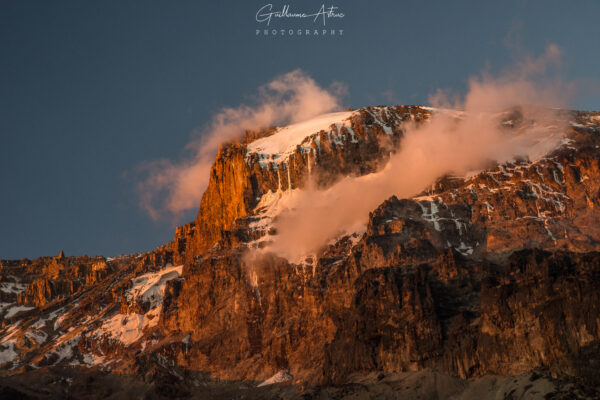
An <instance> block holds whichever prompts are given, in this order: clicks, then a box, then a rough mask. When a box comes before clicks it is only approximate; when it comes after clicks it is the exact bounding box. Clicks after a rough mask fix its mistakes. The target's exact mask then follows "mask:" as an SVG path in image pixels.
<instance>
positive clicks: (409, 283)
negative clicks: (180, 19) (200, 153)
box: [0, 106, 600, 399]
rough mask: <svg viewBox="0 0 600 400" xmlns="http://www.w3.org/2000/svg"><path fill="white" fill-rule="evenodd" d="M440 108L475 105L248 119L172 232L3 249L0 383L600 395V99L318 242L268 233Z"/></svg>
mask: <svg viewBox="0 0 600 400" xmlns="http://www.w3.org/2000/svg"><path fill="white" fill-rule="evenodd" d="M436 113H446V114H449V115H450V117H451V118H454V119H456V120H460V119H461V118H464V115H463V113H461V112H460V111H453V110H441V109H433V108H429V107H421V106H395V107H391V106H390V107H387V106H378V107H366V108H362V109H359V110H353V111H352V110H350V111H346V112H340V113H334V114H327V115H324V116H320V117H317V118H315V119H313V120H310V121H305V122H302V123H298V124H295V125H290V126H286V127H280V128H268V129H263V130H259V131H246V132H244V134H243V135H241V137H240V138H239V139H238V140H235V141H232V142H230V143H224V144H223V145H222V146H221V147H220V148H219V150H218V153H217V155H216V159H215V163H214V165H213V167H212V169H211V172H210V181H209V184H208V187H207V189H206V191H205V193H204V195H203V197H202V201H201V204H200V207H199V211H198V215H197V217H196V219H195V220H194V221H193V222H190V223H189V224H186V225H183V226H181V227H179V228H177V230H176V232H175V236H174V240H173V241H172V242H170V243H167V244H165V245H163V246H161V247H160V248H157V249H155V250H153V251H151V252H147V253H143V254H132V255H124V256H119V257H115V258H104V257H87V256H82V257H72V256H65V255H64V253H62V252H61V254H60V255H59V256H57V257H42V258H38V259H36V260H27V259H23V260H4V261H2V262H1V269H0V301H1V303H0V316H1V318H2V322H1V326H0V327H1V330H0V338H1V339H0V365H1V368H2V377H1V379H0V386H1V387H2V388H1V389H0V393H2V394H4V395H5V396H22V398H27V396H29V397H30V398H42V397H44V398H48V397H55V398H64V397H69V396H70V397H72V398H82V397H84V396H94V395H95V396H96V397H99V398H100V397H102V398H104V397H109V396H112V397H113V398H120V397H129V396H131V395H135V396H142V397H144V398H164V397H171V398H173V397H177V398H188V397H193V396H196V397H197V398H206V397H214V398H344V397H345V396H348V397H349V396H356V398H359V396H363V398H371V397H374V396H376V395H379V396H381V397H387V398H389V397H394V396H398V397H399V398H402V396H404V397H407V398H417V397H419V396H420V398H432V399H433V398H450V397H451V396H454V397H452V398H456V399H459V398H462V399H470V398H486V397H482V396H488V397H489V398H496V397H493V396H506V397H504V398H556V399H558V398H600V380H599V378H598V373H597V371H598V370H599V368H600V306H599V304H600V252H599V250H600V223H599V222H600V157H599V155H600V152H599V148H600V113H597V112H583V111H572V112H571V111H569V112H567V111H561V113H562V115H566V116H567V117H568V121H569V125H568V129H567V133H566V135H565V137H564V138H562V141H561V142H560V144H559V145H558V146H557V147H555V148H552V149H551V150H550V151H549V152H548V153H547V154H544V155H543V156H541V157H539V158H537V159H527V158H517V159H511V160H509V161H506V162H502V163H492V162H491V163H489V165H488V166H487V167H485V168H483V169H479V170H477V171H473V172H471V173H468V174H464V175H462V176H452V175H445V176H442V177H439V179H437V180H436V181H435V182H424V187H425V186H427V189H426V190H425V191H423V192H421V193H417V194H416V195H414V196H408V197H405V198H398V197H397V196H391V197H389V198H387V199H383V201H382V202H381V203H380V204H378V206H376V207H375V208H374V209H372V210H371V212H370V213H369V215H368V216H366V215H365V216H364V221H365V223H364V224H363V225H362V226H358V227H356V229H353V230H347V229H346V230H342V231H340V232H339V233H338V234H337V236H335V237H332V238H330V239H329V240H328V242H327V243H323V245H322V246H320V247H319V248H318V249H316V250H311V251H307V252H304V253H302V252H300V253H298V254H297V257H295V258H289V257H283V256H282V254H280V253H278V252H276V251H275V252H273V251H270V249H272V248H274V247H272V246H275V245H276V243H277V240H278V238H279V237H280V236H281V232H280V227H281V221H285V220H286V218H287V217H286V216H287V215H288V213H289V212H291V211H293V210H295V209H296V208H297V205H298V204H299V203H298V198H299V197H300V196H302V195H303V194H306V193H307V192H308V191H310V190H313V191H314V193H317V194H318V193H322V192H324V191H326V190H328V189H331V188H333V187H334V185H335V184H336V183H338V182H340V181H341V180H343V179H346V178H348V177H354V178H358V177H363V178H364V179H368V177H369V176H373V175H374V174H377V173H380V172H381V171H383V170H384V169H385V168H386V165H388V162H389V160H390V159H391V158H392V157H394V154H395V153H396V152H397V151H398V149H399V148H402V145H403V139H404V135H405V133H406V129H407V127H408V126H409V125H415V126H420V125H423V124H428V123H430V120H431V119H432V115H435V114H436ZM498 118H499V123H501V124H502V125H503V126H504V127H506V129H514V130H515V131H518V130H519V129H520V127H521V128H523V127H528V126H529V125H527V124H528V123H529V121H527V120H526V118H524V116H523V114H522V113H520V111H519V109H514V110H509V111H507V112H506V113H501V114H500V115H499V116H498ZM362 197H363V196H362V195H361V193H356V194H355V195H354V196H353V197H352V198H341V199H339V202H340V203H339V205H340V207H341V206H343V204H345V203H347V202H360V201H362V199H361V198H362ZM292 221H293V220H292ZM322 223H323V224H327V223H329V222H328V221H326V220H323V221H322ZM310 228H311V229H312V230H309V232H308V233H307V234H308V235H310V236H313V235H315V236H316V235H317V234H318V233H319V231H321V230H323V226H320V224H315V226H311V227H310ZM513 377H514V378H513ZM92 393H93V395H92ZM244 396H245V397H244ZM92 398H93V397H92Z"/></svg>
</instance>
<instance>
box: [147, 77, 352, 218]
mask: <svg viewBox="0 0 600 400" xmlns="http://www.w3.org/2000/svg"><path fill="white" fill-rule="evenodd" d="M343 92H344V88H343V86H341V85H340V84H338V83H334V84H333V85H332V86H331V87H330V88H328V89H326V88H322V87H320V86H319V85H318V84H317V83H316V82H315V81H314V80H313V79H312V78H311V77H309V76H308V75H306V74H305V73H304V72H303V71H301V70H299V69H298V70H294V71H291V72H289V73H287V74H284V75H281V76H278V77H276V78H275V79H273V80H272V81H271V82H269V83H267V84H266V85H264V86H261V87H260V88H258V91H257V95H256V97H255V99H254V104H252V105H246V104H242V105H240V106H238V107H235V108H233V107H225V108H223V109H222V110H221V111H220V112H219V113H218V114H217V115H215V116H214V118H213V119H212V121H211V122H210V123H209V124H208V126H207V127H206V128H205V129H203V130H201V131H200V132H198V134H197V135H195V137H194V138H193V140H192V141H191V142H190V143H188V145H187V146H186V150H187V151H188V152H189V154H190V156H189V157H188V158H187V159H185V160H183V161H182V162H179V163H174V162H172V161H170V160H165V159H162V160H157V161H153V162H149V163H146V164H144V165H142V166H141V170H142V171H143V172H145V174H146V178H145V179H144V180H143V181H142V182H141V183H139V184H138V191H139V194H140V198H141V205H142V207H143V208H144V209H145V210H146V211H147V212H148V213H149V214H150V216H151V217H152V218H154V219H156V218H158V217H159V216H161V215H164V214H165V213H171V214H175V215H177V214H179V213H181V212H182V211H185V210H189V209H196V208H197V207H198V206H199V205H200V199H201V198H202V194H203V193H204V190H205V189H206V186H207V184H208V179H209V176H210V168H211V166H212V164H213V162H214V159H215V155H216V153H217V149H218V146H219V144H221V143H223V142H226V141H228V140H231V139H233V138H236V137H239V136H240V135H241V133H242V132H243V130H245V129H248V130H254V129H260V128H265V127H269V126H274V125H286V124H292V123H295V122H299V121H303V120H306V119H309V118H312V117H314V116H317V115H319V114H323V113H327V112H332V111H336V110H339V109H340V108H341V104H340V100H339V99H340V97H341V95H342V94H343Z"/></svg>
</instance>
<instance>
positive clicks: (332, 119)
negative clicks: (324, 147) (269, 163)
mask: <svg viewBox="0 0 600 400" xmlns="http://www.w3.org/2000/svg"><path fill="white" fill-rule="evenodd" d="M353 114H354V112H352V111H345V112H337V113H330V114H323V115H320V116H318V117H316V118H313V119H310V120H308V121H304V122H300V123H297V124H293V125H288V126H285V127H282V128H279V129H278V130H277V132H275V133H274V134H273V135H271V136H268V137H264V138H261V139H258V140H255V141H254V142H252V143H250V144H249V145H248V153H257V154H261V155H263V156H273V159H274V161H275V162H277V163H280V162H281V161H283V160H285V159H286V158H287V157H286V156H288V155H289V154H291V153H293V152H294V150H295V149H296V146H298V145H300V144H301V143H302V142H303V141H304V139H305V138H306V137H308V136H310V135H312V134H314V133H318V132H320V131H322V130H325V131H326V130H328V129H329V127H330V126H331V125H333V124H343V123H344V121H346V120H347V119H348V118H350V117H351V116H352V115H353Z"/></svg>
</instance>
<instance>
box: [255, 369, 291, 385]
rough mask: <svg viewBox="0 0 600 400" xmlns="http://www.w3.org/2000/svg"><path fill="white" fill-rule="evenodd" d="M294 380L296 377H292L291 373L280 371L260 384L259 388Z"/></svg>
mask: <svg viewBox="0 0 600 400" xmlns="http://www.w3.org/2000/svg"><path fill="white" fill-rule="evenodd" d="M293 378H294V377H293V376H292V375H290V374H289V373H287V372H286V371H279V372H277V373H276V374H275V375H273V376H272V377H270V378H269V379H267V380H266V381H264V382H263V383H261V384H259V385H258V387H261V386H268V385H274V384H275V383H282V382H287V381H291V380H292V379H293Z"/></svg>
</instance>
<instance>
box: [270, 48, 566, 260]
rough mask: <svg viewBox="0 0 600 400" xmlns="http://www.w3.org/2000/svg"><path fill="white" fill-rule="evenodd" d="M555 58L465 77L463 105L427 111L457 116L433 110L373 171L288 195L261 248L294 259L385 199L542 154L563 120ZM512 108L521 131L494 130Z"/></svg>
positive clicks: (359, 221) (360, 222) (553, 52)
mask: <svg viewBox="0 0 600 400" xmlns="http://www.w3.org/2000/svg"><path fill="white" fill-rule="evenodd" d="M559 59H560V51H559V49H558V48H557V47H556V46H553V45H551V46H549V47H548V48H547V50H546V52H545V53H544V54H543V55H542V56H540V57H539V58H535V59H526V60H522V61H521V62H520V63H519V64H518V65H516V66H515V67H513V68H512V69H510V70H507V71H505V72H504V73H503V74H501V75H500V76H498V77H491V76H489V75H483V76H482V77H478V78H472V79H471V80H470V82H469V91H468V93H467V95H466V96H465V98H464V99H463V100H462V101H455V102H452V101H449V100H448V98H447V97H446V96H443V95H442V94H439V93H438V94H436V95H435V96H433V97H432V98H431V103H432V105H433V106H436V107H445V108H451V109H455V110H456V109H460V110H464V113H462V114H461V118H456V115H455V114H454V113H451V112H444V111H440V112H436V113H434V114H433V115H432V116H431V118H430V119H429V121H428V122H426V123H424V124H422V125H416V124H408V125H407V126H406V128H405V135H404V137H403V139H402V140H401V142H400V148H399V149H398V150H397V152H396V153H395V154H393V155H392V156H391V158H390V160H389V162H388V164H387V165H386V166H385V168H384V169H383V170H382V171H380V172H378V173H373V174H370V175H366V176H361V177H346V178H344V179H342V180H341V181H339V182H338V183H336V184H335V185H333V186H332V187H330V188H328V189H327V190H316V189H310V185H309V189H307V190H304V191H303V192H301V193H299V194H298V195H296V196H294V199H293V203H292V204H289V206H290V211H289V212H287V213H285V214H284V215H283V216H282V218H280V219H279V221H278V222H277V225H276V228H277V231H278V234H277V235H276V236H274V237H273V240H274V241H273V243H272V244H271V246H269V247H267V249H266V250H267V251H274V252H275V253H277V254H278V255H280V256H283V257H286V258H288V259H290V260H298V259H299V258H300V257H301V256H304V255H308V254H313V253H315V252H317V251H318V249H319V248H320V247H321V246H323V245H324V244H325V243H327V242H328V241H329V240H331V239H332V238H334V237H336V235H339V234H340V233H342V232H348V233H349V232H353V231H356V230H360V229H361V228H363V227H364V226H365V225H366V223H367V220H368V215H369V212H370V211H372V210H373V209H375V208H376V207H377V206H378V205H379V204H381V203H382V202H383V201H384V200H386V199H387V198H389V197H391V196H392V195H396V196H398V197H400V198H406V197H411V196H414V195H416V194H418V193H419V192H421V191H422V190H424V189H426V188H427V187H428V186H429V185H431V184H432V183H433V182H434V181H435V180H436V179H437V178H439V177H441V176H443V175H445V174H455V175H459V176H460V175H464V174H465V173H467V172H469V171H474V170H480V169H482V168H485V167H486V166H488V165H489V164H490V162H494V161H495V162H500V163H502V162H506V161H509V160H511V159H514V158H515V157H528V158H530V159H535V158H538V157H541V156H543V155H545V154H547V153H548V152H550V151H551V150H552V149H554V148H556V147H557V146H558V144H559V143H560V140H561V139H562V137H563V135H564V132H565V128H566V122H567V121H566V120H565V119H564V118H563V116H562V115H561V113H559V112H558V111H555V110H553V109H550V108H549V107H565V106H566V105H567V103H566V97H567V96H566V94H565V93H566V87H565V85H562V84H561V83H560V82H559V81H557V80H549V79H547V78H546V75H545V74H546V69H547V68H548V67H549V66H551V65H552V64H555V63H558V62H559ZM515 106H519V107H520V110H521V113H522V115H523V120H524V121H527V127H526V128H525V129H522V130H513V129H508V128H506V127H503V126H502V125H501V124H500V115H501V113H502V112H505V111H506V110H507V109H509V108H510V107H515Z"/></svg>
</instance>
